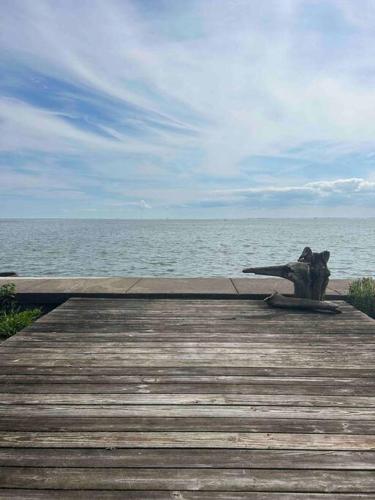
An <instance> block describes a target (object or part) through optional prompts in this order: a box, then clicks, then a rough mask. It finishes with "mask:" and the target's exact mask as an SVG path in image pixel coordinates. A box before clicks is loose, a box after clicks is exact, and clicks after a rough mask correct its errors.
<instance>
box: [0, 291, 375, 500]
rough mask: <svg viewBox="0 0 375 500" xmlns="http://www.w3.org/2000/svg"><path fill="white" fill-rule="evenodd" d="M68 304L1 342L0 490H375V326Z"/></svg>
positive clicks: (124, 304) (357, 495) (260, 312)
mask: <svg viewBox="0 0 375 500" xmlns="http://www.w3.org/2000/svg"><path fill="white" fill-rule="evenodd" d="M342 308H343V311H344V312H343V314H342V315H340V316H331V315H324V314H314V313H301V312H289V311H282V310H273V309H270V308H268V306H267V305H266V304H264V303H263V302H262V301H257V300H233V299H232V300H207V299H200V300H175V299H166V300H160V299H140V298H137V299H105V298H104V299H82V298H74V299H70V300H68V301H67V302H66V303H65V304H63V305H62V306H60V307H58V308H57V309H55V310H54V311H52V312H51V313H49V314H48V315H46V316H44V317H43V318H41V319H40V320H39V321H38V322H36V323H35V324H34V325H33V326H32V327H30V328H28V329H27V330H24V331H23V332H20V333H19V334H17V335H16V336H14V337H12V338H11V339H9V340H8V341H6V342H4V343H3V344H2V345H1V347H0V380H1V382H2V383H1V385H0V391H1V394H0V466H1V469H0V498H1V499H7V500H8V499H73V498H74V499H94V500H95V499H98V500H99V499H100V500H102V499H104V500H106V499H112V498H114V499H120V498H121V499H123V498H126V499H144V500H148V499H150V500H154V499H159V500H160V499H169V500H172V499H173V500H197V499H204V500H223V499H226V500H236V499H242V500H244V499H253V500H287V499H288V500H289V499H291V500H297V499H302V500H333V499H337V500H354V499H374V498H375V321H372V320H370V319H369V318H367V317H366V316H365V315H363V314H362V313H360V312H358V311H356V310H355V309H353V308H352V307H351V306H349V305H347V304H345V303H342Z"/></svg>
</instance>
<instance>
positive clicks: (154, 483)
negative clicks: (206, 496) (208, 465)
mask: <svg viewBox="0 0 375 500" xmlns="http://www.w3.org/2000/svg"><path fill="white" fill-rule="evenodd" d="M0 485H1V486H2V487H6V488H15V487H16V488H35V489H48V488H51V489H86V488H93V489H101V488H102V489H111V490H139V489H148V488H150V489H155V490H175V489H176V488H177V489H181V490H208V491H209V490H211V491H216V490H220V489H224V490H232V491H251V490H255V491H259V490H268V491H275V492H280V491H284V492H289V491H295V492H298V491H301V492H306V490H308V491H311V492H343V493H345V492H350V493H353V492H362V493H373V492H375V474H374V473H373V472H370V471H347V470H346V471H333V470H325V471H322V470H282V471H280V470H275V469H205V470H202V469H157V468H155V469H118V468H105V469H98V468H97V469H87V468H79V467H76V468H62V469H57V470H56V469H54V468H38V467H3V468H2V469H1V470H0Z"/></svg>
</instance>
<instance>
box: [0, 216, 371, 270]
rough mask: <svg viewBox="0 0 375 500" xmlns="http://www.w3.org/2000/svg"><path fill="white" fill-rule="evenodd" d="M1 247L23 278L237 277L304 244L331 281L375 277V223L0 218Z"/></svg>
mask: <svg viewBox="0 0 375 500" xmlns="http://www.w3.org/2000/svg"><path fill="white" fill-rule="evenodd" d="M0 245H1V246H0V249H1V250H0V271H16V272H17V273H18V274H19V275H21V276H170V277H176V276H185V277H191V276H231V277H234V276H237V277H238V276H244V275H243V274H241V270H242V268H243V267H249V266H263V265H273V264H284V263H287V262H290V261H293V260H296V259H297V258H298V257H299V255H300V253H301V251H302V249H303V247H304V246H307V245H308V246H311V247H312V249H313V250H314V251H322V250H326V249H327V250H330V252H331V260H330V262H329V267H330V269H331V272H332V277H334V278H348V277H358V276H373V275H374V273H375V219H241V220H64V219H27V220H26V219H22V220H21V219H8V220H5V219H0ZM247 276H248V277H251V276H252V275H247Z"/></svg>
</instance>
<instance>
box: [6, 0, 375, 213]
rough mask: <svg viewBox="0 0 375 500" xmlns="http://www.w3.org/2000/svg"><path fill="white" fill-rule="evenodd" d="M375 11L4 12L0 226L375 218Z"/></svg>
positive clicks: (58, 4) (295, 5)
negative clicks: (59, 220)
mask: <svg viewBox="0 0 375 500" xmlns="http://www.w3.org/2000/svg"><path fill="white" fill-rule="evenodd" d="M374 165H375V2H374V1H373V0H275V1H274V0H267V1H264V2H259V1H256V0H118V1H117V0H79V1H77V0H74V1H73V0H49V1H48V0H47V1H46V0H30V1H29V0H0V217H3V218H9V217H64V218H213V217H219V218H236V217H240V218H242V217H325V216H329V217H374V216H375V169H374Z"/></svg>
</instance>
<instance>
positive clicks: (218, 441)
mask: <svg viewBox="0 0 375 500" xmlns="http://www.w3.org/2000/svg"><path fill="white" fill-rule="evenodd" d="M0 447H6V448H9V447H15V448H27V447H31V448H34V447H35V448H45V447H46V448H253V449H265V448H266V449H276V450H277V449H290V450H342V451H345V450H358V451H360V450H363V451H375V436H369V435H365V436H362V435H353V434H323V435H321V434H284V433H281V432H280V433H255V432H254V433H248V432H79V433H76V432H26V431H25V432H21V431H19V432H11V431H10V432H4V431H3V432H0ZM374 476H375V475H374ZM374 479H375V477H374Z"/></svg>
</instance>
